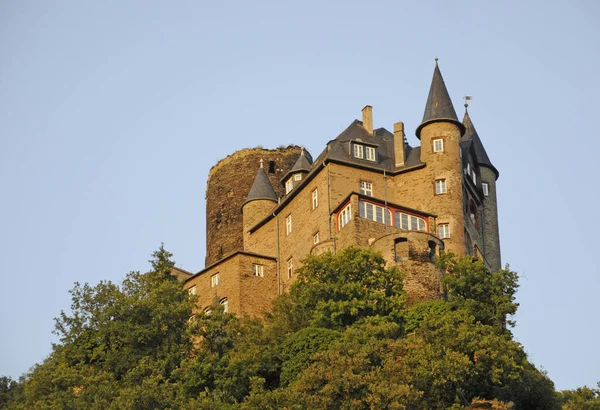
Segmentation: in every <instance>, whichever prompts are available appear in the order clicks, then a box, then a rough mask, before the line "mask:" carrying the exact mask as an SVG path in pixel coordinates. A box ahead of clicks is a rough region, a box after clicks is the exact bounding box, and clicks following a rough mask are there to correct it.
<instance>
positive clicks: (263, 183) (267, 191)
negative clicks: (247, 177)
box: [244, 160, 277, 205]
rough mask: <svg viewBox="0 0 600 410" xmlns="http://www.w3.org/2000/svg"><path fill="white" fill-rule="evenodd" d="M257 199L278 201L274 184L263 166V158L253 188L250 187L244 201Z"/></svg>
mask: <svg viewBox="0 0 600 410" xmlns="http://www.w3.org/2000/svg"><path fill="white" fill-rule="evenodd" d="M257 199H267V200H270V201H275V202H277V194H276V193H275V191H274V190H273V185H271V181H269V177H268V176H267V173H266V172H265V169H264V168H263V164H262V160H261V162H260V168H259V169H258V172H257V173H256V177H255V178H254V183H253V184H252V188H250V192H249V193H248V197H247V198H246V201H245V202H244V205H245V204H246V203H248V202H250V201H255V200H257Z"/></svg>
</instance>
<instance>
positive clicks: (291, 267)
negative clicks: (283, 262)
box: [287, 258, 294, 279]
mask: <svg viewBox="0 0 600 410" xmlns="http://www.w3.org/2000/svg"><path fill="white" fill-rule="evenodd" d="M287 274H288V279H291V278H292V276H293V275H294V258H289V259H288V260H287Z"/></svg>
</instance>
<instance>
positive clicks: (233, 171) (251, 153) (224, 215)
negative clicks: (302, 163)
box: [205, 146, 301, 266]
mask: <svg viewBox="0 0 600 410" xmlns="http://www.w3.org/2000/svg"><path fill="white" fill-rule="evenodd" d="M300 151H301V148H300V147H298V146H288V147H286V148H277V149H272V150H269V149H263V148H248V149H242V150H240V151H236V152H235V153H233V154H231V155H229V156H228V157H227V158H224V159H222V160H221V161H219V162H218V163H217V164H216V165H215V166H213V167H212V168H211V170H210V172H209V174H208V182H207V184H206V260H205V265H206V266H209V265H212V264H213V263H215V262H217V261H218V260H219V259H221V258H222V257H223V256H226V255H228V254H231V253H233V252H236V251H241V250H243V246H244V245H243V221H242V212H241V207H242V204H243V203H244V201H245V200H246V197H247V196H248V192H250V188H251V187H252V183H253V182H254V178H255V176H256V172H257V171H258V168H259V166H260V160H261V159H262V160H263V164H264V167H265V171H266V172H267V175H268V176H269V180H270V181H271V185H273V189H274V190H275V193H276V194H277V195H278V196H280V197H282V196H283V195H284V194H285V188H284V187H283V186H282V184H281V182H280V180H281V178H283V177H284V176H285V174H286V173H287V172H288V171H289V170H290V169H291V168H292V167H293V166H294V164H295V162H296V160H297V159H298V157H299V156H300ZM271 171H272V172H271Z"/></svg>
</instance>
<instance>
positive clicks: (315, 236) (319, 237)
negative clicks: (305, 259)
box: [313, 232, 321, 245]
mask: <svg viewBox="0 0 600 410" xmlns="http://www.w3.org/2000/svg"><path fill="white" fill-rule="evenodd" d="M319 242H321V236H320V235H319V232H317V233H316V234H314V235H313V244H315V245H316V244H318V243H319Z"/></svg>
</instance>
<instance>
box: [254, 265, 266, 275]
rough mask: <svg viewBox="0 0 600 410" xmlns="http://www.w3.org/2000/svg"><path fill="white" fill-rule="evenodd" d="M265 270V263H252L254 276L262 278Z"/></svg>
mask: <svg viewBox="0 0 600 410" xmlns="http://www.w3.org/2000/svg"><path fill="white" fill-rule="evenodd" d="M264 272H265V270H264V266H263V265H259V264H258V263H253V264H252V274H253V275H254V276H260V277H261V278H262V277H263V276H265V273H264Z"/></svg>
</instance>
